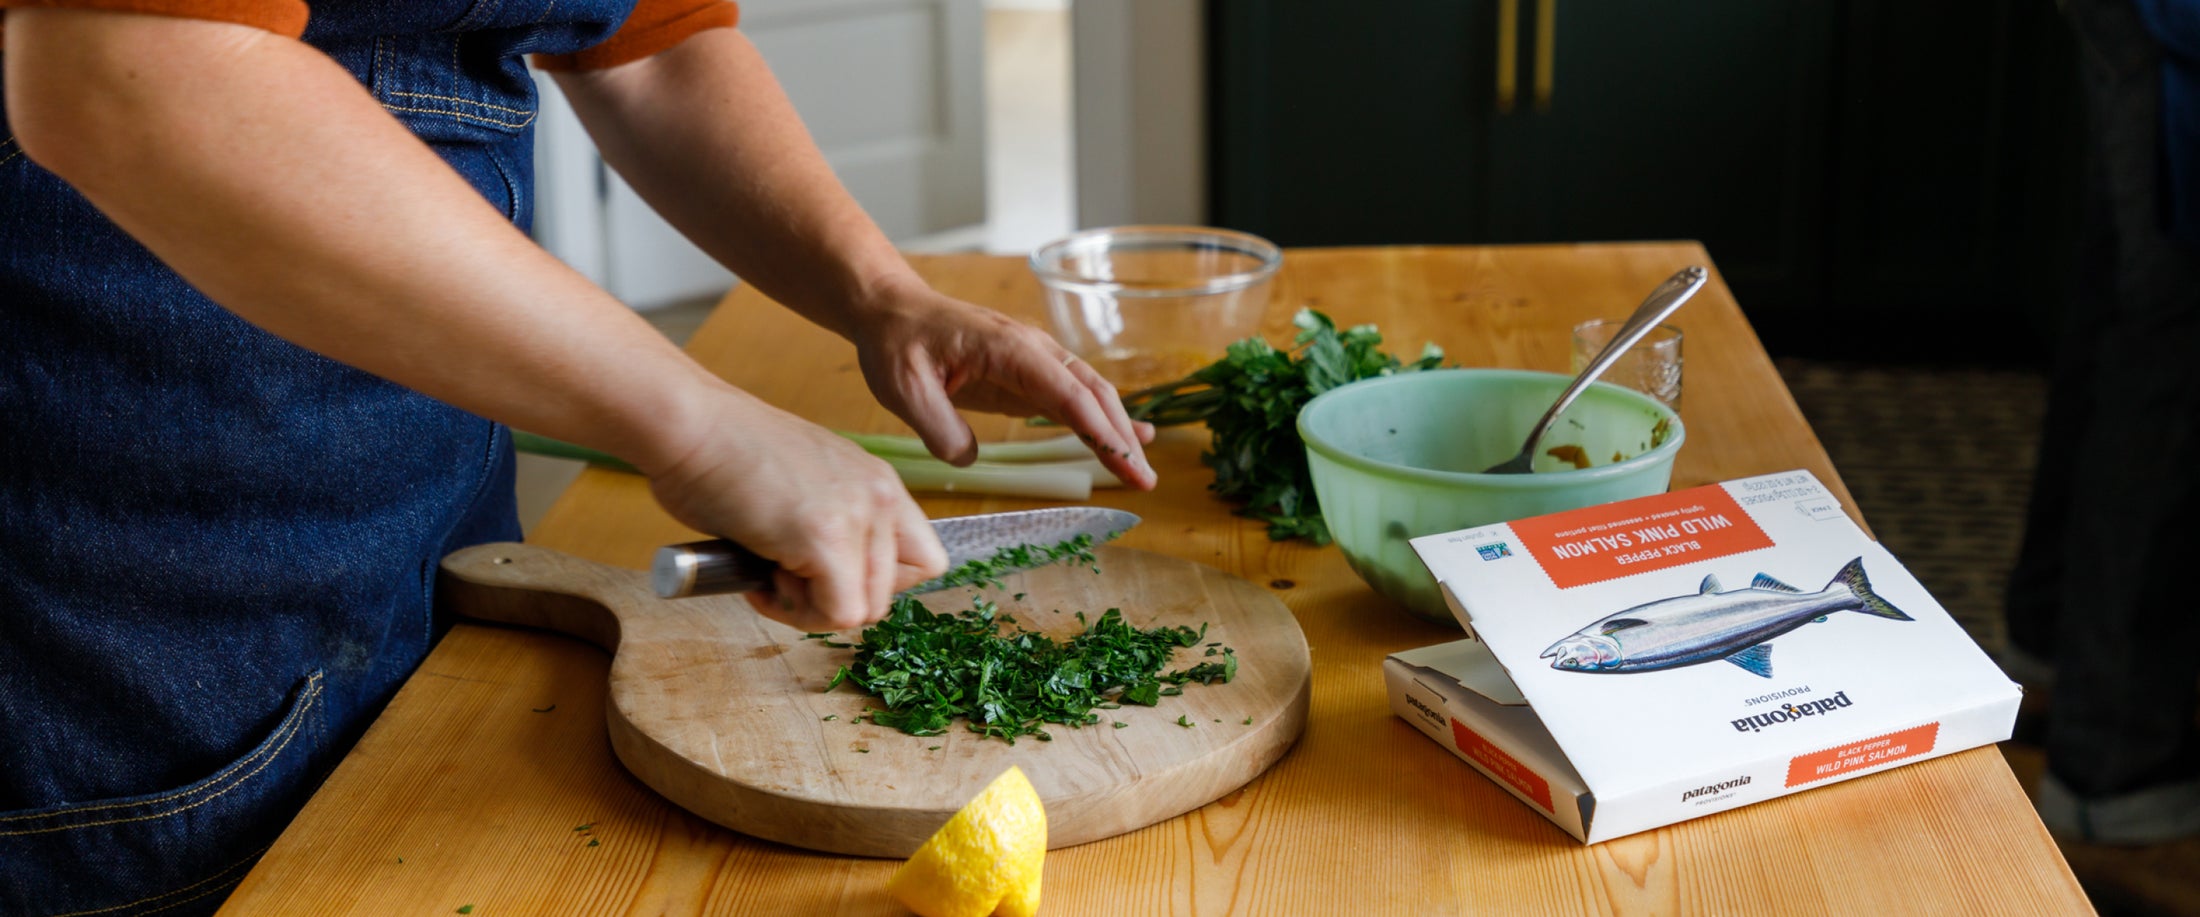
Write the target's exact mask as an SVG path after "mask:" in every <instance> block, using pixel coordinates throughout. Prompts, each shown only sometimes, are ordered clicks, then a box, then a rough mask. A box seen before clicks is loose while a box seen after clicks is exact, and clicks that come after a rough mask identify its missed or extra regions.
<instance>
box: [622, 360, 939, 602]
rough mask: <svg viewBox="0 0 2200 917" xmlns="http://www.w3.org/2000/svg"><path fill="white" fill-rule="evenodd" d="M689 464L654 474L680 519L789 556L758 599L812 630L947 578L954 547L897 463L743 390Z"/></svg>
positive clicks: (663, 501)
mask: <svg viewBox="0 0 2200 917" xmlns="http://www.w3.org/2000/svg"><path fill="white" fill-rule="evenodd" d="M723 401H724V404H723V407H722V409H720V410H716V411H713V412H712V414H711V415H710V416H711V418H712V421H711V422H710V423H707V424H706V425H705V429H704V430H702V431H701V432H700V433H699V434H698V435H697V437H696V441H695V442H694V443H693V444H691V445H690V446H689V447H688V448H687V450H686V453H685V455H684V457H683V458H681V459H680V460H679V461H677V462H674V463H673V464H672V465H671V466H669V467H668V468H666V469H665V470H663V471H660V472H658V473H656V474H654V475H652V476H651V478H650V482H649V484H650V492H651V493H652V494H654V495H655V496H656V498H657V502H658V503H659V504H660V505H662V506H663V507H664V508H665V510H666V511H667V512H669V513H671V514H672V517H673V518H675V519H678V520H679V521H680V522H682V523H684V524H686V525H688V526H690V527H693V528H695V529H697V530H699V531H703V532H709V533H712V534H716V535H719V536H722V537H725V538H729V539H732V540H733V541H736V542H739V543H740V544H741V545H742V546H744V547H747V548H748V549H749V550H752V551H755V552H756V553H758V554H761V555H763V556H765V557H767V558H770V559H772V560H774V561H777V562H778V564H779V570H778V572H776V573H774V574H773V577H772V585H771V587H770V588H769V589H767V590H764V591H761V592H757V593H752V594H751V595H750V600H751V604H753V605H755V606H756V609H757V611H759V612H761V613H762V614H763V615H764V616H766V617H769V618H772V619H773V620H776V621H780V622H783V623H785V624H788V625H790V626H793V627H796V628H799V629H801V630H804V631H809V632H824V631H838V630H847V629H851V628H856V627H862V626H864V625H866V624H870V623H872V622H874V621H877V620H879V619H881V618H883V617H885V616H886V612H887V609H888V607H889V606H890V605H891V604H892V602H893V597H894V593H896V592H899V591H901V590H903V589H907V588H909V587H911V586H914V585H916V584H918V583H921V582H923V581H925V580H927V579H930V578H932V577H935V576H938V575H940V574H941V573H942V572H945V570H946V568H947V551H946V549H944V548H942V547H941V546H940V541H939V537H938V536H937V535H936V534H934V532H933V530H932V525H931V523H930V522H929V521H928V520H926V518H925V516H924V512H923V510H921V509H919V508H918V507H917V504H916V501H915V500H912V499H911V498H910V496H909V491H908V489H907V488H905V487H903V486H902V483H901V478H900V477H899V476H897V475H896V474H895V473H894V469H893V467H892V466H890V465H888V464H886V463H885V462H884V461H882V460H880V459H879V458H877V457H876V456H873V455H871V454H870V453H867V452H864V451H863V449H862V448H861V447H858V446H857V445H855V444H854V443H852V442H850V441H848V440H847V439H845V438H843V437H841V436H839V435H837V434H834V433H832V432H831V431H828V430H826V429H824V428H822V427H819V426H817V425H816V424H812V423H809V422H807V421H805V420H803V419H801V418H799V417H796V416H794V415H792V414H789V413H787V412H785V411H781V410H779V409H778V408H775V407H772V406H771V405H768V404H765V403H763V402H761V401H758V400H756V399H755V398H754V397H751V396H749V395H747V394H746V393H742V392H739V391H734V390H728V391H727V392H726V393H724V395H723Z"/></svg>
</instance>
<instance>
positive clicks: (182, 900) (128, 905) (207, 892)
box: [48, 844, 275, 917]
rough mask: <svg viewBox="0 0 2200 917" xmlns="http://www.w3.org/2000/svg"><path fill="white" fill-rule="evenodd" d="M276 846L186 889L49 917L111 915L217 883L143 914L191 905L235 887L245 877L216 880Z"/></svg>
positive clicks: (258, 851)
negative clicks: (232, 886)
mask: <svg viewBox="0 0 2200 917" xmlns="http://www.w3.org/2000/svg"><path fill="white" fill-rule="evenodd" d="M274 846H275V845H273V844H269V845H267V846H266V847H262V848H260V849H258V850H255V851H252V852H251V853H249V854H246V855H245V858H244V859H241V860H238V861H237V862H234V863H231V864H229V865H227V866H224V867H222V868H221V869H220V870H218V871H216V872H215V873H214V874H213V875H211V876H207V877H206V878H204V879H200V880H198V881H197V882H193V883H191V884H189V885H186V886H184V887H182V888H175V889H169V890H168V891H164V892H161V893H160V894H157V895H152V896H150V897H145V898H139V899H137V900H136V901H131V902H127V903H124V904H117V905H112V906H110V907H103V908H98V909H96V910H89V911H70V912H68V913H66V914H50V915H48V917H87V915H91V914H111V913H113V912H115V911H119V910H122V909H124V908H131V907H137V906H138V905H141V904H151V903H152V902H155V901H159V900H160V899H162V898H166V897H168V896H170V895H180V894H183V893H184V892H187V891H190V890H192V889H194V888H198V887H199V886H201V885H205V884H207V883H209V882H215V883H216V884H215V885H214V887H212V888H208V889H204V890H202V891H200V892H199V893H198V894H196V895H192V896H191V897H189V898H179V899H177V900H174V901H170V902H168V903H167V904H163V905H161V906H159V907H156V908H153V909H152V910H149V911H143V912H142V913H146V914H157V913H160V912H161V911H165V910H167V909H169V908H172V907H175V906H177V905H181V904H188V903H190V902H193V901H197V900H199V899H200V898H204V897H206V896H208V895H211V894H213V893H215V892H218V891H221V890H222V889H224V888H227V887H229V886H231V885H235V884H236V883H237V882H239V881H241V880H243V879H244V877H243V876H230V878H229V880H228V881H225V882H217V881H216V880H219V879H221V878H222V877H223V876H227V875H229V874H230V873H233V872H236V871H237V870H238V869H240V868H242V867H244V866H246V865H248V864H250V863H251V862H252V861H253V860H257V859H259V858H260V856H261V855H262V854H264V853H266V852H267V851H268V849H269V848H271V847H274Z"/></svg>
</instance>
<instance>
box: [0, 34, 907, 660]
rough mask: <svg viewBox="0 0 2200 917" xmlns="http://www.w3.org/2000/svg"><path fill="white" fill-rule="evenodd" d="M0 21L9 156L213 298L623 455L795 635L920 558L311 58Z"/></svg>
mask: <svg viewBox="0 0 2200 917" xmlns="http://www.w3.org/2000/svg"><path fill="white" fill-rule="evenodd" d="M7 26H8V28H7V31H6V47H5V55H4V57H0V66H5V67H6V68H7V71H6V76H7V92H8V98H7V102H8V111H9V118H10V122H11V127H12V128H13V129H14V131H15V133H16V137H17V140H18V142H19V143H20V144H21V145H22V148H23V150H24V152H25V153H26V155H28V156H29V157H30V158H31V159H32V160H33V161H35V162H37V163H39V164H40V165H42V166H44V167H46V168H47V169H50V170H51V171H53V172H54V173H56V174H57V175H59V176H61V177H62V178H63V179H65V180H67V181H68V182H70V184H72V185H73V186H75V187H76V188H77V189H78V190H79V191H81V192H82V193H83V194H84V195H85V196H86V197H87V198H89V199H90V200H91V201H92V203H94V204H95V205H97V206H98V207H99V208H100V210H101V211H102V212H103V213H105V214H107V215H108V217H110V218H111V219H113V220H114V221H115V222H116V223H117V224H118V225H120V226H121V227H122V228H123V229H125V230H127V231H128V232H129V233H130V234H131V235H133V236H134V237H136V238H137V239H138V240H139V241H141V242H142V243H144V244H145V245H146V247H147V248H149V249H151V250H152V251H153V253H154V254H156V255H158V256H160V258H161V259H162V260H163V261H165V262H166V263H168V264H169V265H170V266H171V267H172V268H174V269H175V270H176V271H177V272H178V273H179V274H181V275H182V276H183V277H184V278H185V279H187V280H189V281H191V282H192V283H193V284H194V285H196V286H197V287H198V288H199V289H200V290H202V291H204V292H205V293H206V294H207V295H208V296H210V297H211V298H213V299H214V300H215V301H216V302H219V303H221V304H222V305H223V306H224V307H226V308H228V309H230V310H232V311H234V312H236V313H237V314H239V315H241V316H243V317H244V318H245V319H247V320H249V321H251V322H252V323H254V324H256V325H259V326H260V327H262V328H265V329H267V330H269V331H271V332H273V333H275V334H277V335H280V336H282V337H284V338H286V339H288V340H290V341H292V342H295V343H297V344H300V345H302V346H304V347H307V348H310V349H312V350H315V351H318V352H320V353H323V354H325V355H328V356H330V357H333V358H335V359H338V360H341V361H343V362H345V363H348V364H350V365H353V366H356V367H359V368H361V369H364V370H366V371H368V372H372V373H375V374H377V375H380V376H383V377H385V378H388V379H391V380H393V381H395V382H398V383H400V384H403V385H405V386H408V387H410V388H413V389H415V390H418V391H421V392H423V393H426V394H428V395H432V396H434V397H437V398H440V399H442V400H444V401H447V402H450V403H452V404H454V405H457V406H459V407H462V408H465V409H467V410H471V411H474V412H476V413H479V414H482V415H485V416H488V417H492V418H496V419H498V420H502V421H505V422H507V423H512V424H515V425H518V426H522V427H525V428H527V429H530V430H534V431H538V432H541V433H545V434H548V435H550V436H555V437H559V438H562V439H568V440H572V441H575V442H579V443H583V444H587V445H590V446H593V447H596V448H599V449H603V450H605V451H608V452H611V453H613V454H615V455H618V456H620V457H622V458H625V459H627V460H629V461H631V462H633V463H634V464H635V465H636V466H637V467H639V468H641V469H643V470H644V471H645V472H647V473H648V474H649V475H650V477H651V479H652V485H653V487H654V488H655V489H656V492H657V493H658V496H659V499H660V501H661V502H663V503H665V505H666V507H667V509H669V510H671V511H672V512H673V513H674V515H675V516H678V517H679V518H681V520H682V521H684V522H687V523H688V524H689V525H693V526H695V527H697V528H701V529H704V530H706V531H711V532H716V533H719V534H724V535H727V536H730V537H734V538H736V539H737V540H741V541H743V542H744V543H746V544H748V545H749V546H750V547H751V548H754V549H756V550H757V551H758V552H760V553H763V554H765V555H766V556H769V557H773V558H774V559H776V560H779V561H780V562H781V564H782V565H783V566H784V567H785V568H786V569H787V571H788V573H787V575H786V576H783V577H782V579H781V582H780V583H779V589H778V592H779V595H778V596H777V598H779V599H782V600H783V601H784V602H786V605H785V607H783V608H782V609H779V610H777V611H776V612H775V613H776V614H780V615H782V616H783V619H785V620H789V621H790V623H795V622H798V621H799V622H801V623H798V624H797V626H810V627H813V628H814V627H817V626H820V625H823V626H830V627H846V626H852V625H854V624H860V623H863V622H865V621H868V620H872V619H875V618H876V617H877V616H878V615H880V614H883V612H884V609H885V607H886V601H887V598H888V596H890V594H891V593H892V591H893V590H894V589H897V588H901V587H903V586H907V585H910V584H913V583H915V582H916V581H918V580H920V579H922V578H923V576H925V575H928V574H929V573H931V572H935V571H936V570H937V568H938V567H940V566H941V565H943V564H944V560H945V558H944V554H943V553H942V552H941V551H940V549H939V546H938V543H937V541H936V539H934V538H933V537H932V535H931V533H930V529H929V527H928V526H926V525H925V524H924V519H923V514H922V512H921V511H919V510H918V509H917V507H916V505H915V504H914V503H913V502H912V501H910V500H909V497H908V495H907V493H906V491H904V490H903V489H902V488H901V487H900V483H899V481H898V480H896V479H895V478H894V476H893V473H892V471H891V470H890V469H888V468H887V467H886V466H885V465H884V464H883V463H880V462H878V461H876V460H875V459H871V458H870V457H869V456H867V455H863V454H862V452H861V450H859V449H855V448H854V447H853V446H851V445H849V444H846V443H844V442H836V441H837V440H838V439H839V438H838V437H835V436H833V435H831V434H830V433H828V432H826V431H823V430H820V429H818V428H816V427H815V426H814V425H810V424H807V423H804V422H802V421H801V420H799V419H797V418H794V417H792V416H791V415H787V414H785V413H784V412H781V411H778V410H777V409H775V408H772V407H771V406H769V405H766V404H764V403H762V402H761V401H758V400H757V399H755V398H753V397H750V396H748V395H747V394H745V393H743V392H741V391H739V390H738V389H734V388H732V387H731V386H728V385H726V384H725V383H723V382H722V381H720V380H718V379H717V378H715V377H714V376H712V375H711V374H710V373H709V372H708V371H706V370H704V369H703V368H702V367H701V366H699V365H697V364H696V363H695V362H694V361H692V360H690V359H689V358H688V357H687V356H686V355H685V354H682V353H681V352H680V351H679V350H678V348H676V347H674V346H672V345H671V344H670V343H669V342H667V341H666V340H664V338H663V337H662V336H660V335H658V334H657V333H656V332H655V331H654V330H652V329H651V328H650V327H649V326H648V325H647V324H646V323H644V322H643V321H641V320H640V319H639V318H637V317H636V316H635V315H634V314H633V313H632V312H630V311H629V310H627V309H626V308H625V307H624V306H622V305H621V304H619V303H618V302H617V301H616V300H614V299H613V298H611V297H610V296H609V295H608V294H606V293H604V292H603V291H602V290H600V289H597V288H596V287H594V286H593V285H591V284H590V283H588V282H587V281H586V280H585V279H584V278H582V277H580V276H578V275H577V274H575V273H574V272H572V271H571V270H569V269H568V268H566V267H565V266H564V265H563V264H561V263H559V262H558V261H557V260H556V259H554V258H552V257H550V256H549V255H548V254H547V253H545V252H543V251H542V250H541V249H540V248H538V247H537V246H535V245H534V244H533V243H532V242H531V241H530V240H529V239H527V238H526V237H525V236H524V235H522V234H521V233H520V232H519V231H518V230H516V229H515V228H514V227H513V226H512V225H511V224H510V223H508V222H506V221H505V219H504V218H503V216H502V215H501V214H499V213H497V212H496V211H495V210H494V208H492V207H490V206H489V205H488V204H487V203H486V202H485V201H484V200H483V199H482V198H481V196H480V195H479V194H477V193H476V192H475V191H474V190H473V189H472V187H470V186H469V185H467V184H466V182H465V181H464V180H463V179H461V178H460V177H459V176H458V175H457V174H456V173H454V172H453V171H452V170H451V169H450V168H449V167H448V166H446V165H445V164H444V163H443V161H442V160H441V159H440V158H439V157H437V156H436V155H435V153H434V152H433V151H432V150H430V149H429V148H428V147H427V146H426V145H425V144H423V143H421V142H420V141H419V140H418V139H417V138H415V137H413V136H412V135H411V133H410V132H408V131H406V130H405V129H404V127H403V126H402V125H400V124H398V123H397V121H396V120H395V119H393V118H392V117H390V115H389V114H388V113H387V112H384V111H383V110H382V109H381V107H380V106H379V105H377V104H376V103H375V101H374V100H373V98H372V97H371V96H369V95H368V94H367V92H366V91H365V90H364V89H363V88H362V87H361V86H360V85H359V84H358V83H357V82H356V81H355V80H353V79H352V77H351V76H350V74H348V73H346V72H345V71H344V70H343V69H342V68H341V67H339V66H337V65H336V64H335V63H334V62H333V61H330V60H329V59H328V58H327V57H326V56H324V55H322V54H321V53H320V52H318V51H316V50H314V49H312V48H311V47H309V46H307V45H304V44H301V43H299V42H296V41H293V40H291V39H288V38H284V37H281V36H277V35H273V34H270V33H267V32H263V31H260V30H257V29H252V28H249V27H245V26H239V25H231V24H226V23H218V22H206V21H198V20H189V19H175V18H168V17H161V16H148V15H136V14H127V13H112V12H92V11H74V10H53V9H18V10H12V11H10V12H9V14H8V18H7ZM803 482H809V483H811V484H813V485H815V486H802V484H803ZM805 494H810V495H812V496H805ZM822 495H831V496H830V497H826V496H822Z"/></svg>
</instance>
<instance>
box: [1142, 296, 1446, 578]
mask: <svg viewBox="0 0 2200 917" xmlns="http://www.w3.org/2000/svg"><path fill="white" fill-rule="evenodd" d="M1291 323H1292V324H1293V325H1296V326H1298V329H1299V333H1298V336H1297V338H1296V339H1295V340H1294V341H1293V342H1292V350H1291V351H1289V352H1285V351H1279V350H1277V349H1275V348H1273V347H1270V346H1268V342H1266V341H1263V340H1261V339H1259V338H1247V339H1245V340H1242V341H1238V342H1237V343H1234V344H1231V345H1230V347H1229V350H1228V353H1227V355H1226V356H1224V357H1223V358H1222V359H1221V360H1218V361H1216V362H1214V363H1212V364H1209V365H1207V366H1205V367H1202V368H1200V369H1198V370H1195V371H1194V372H1193V373H1192V374H1191V375H1189V376H1186V377H1184V378H1182V379H1179V380H1177V381H1175V382H1168V383H1164V384H1161V385H1156V386H1153V387H1151V388H1147V389H1142V390H1140V391H1136V392H1132V393H1130V394H1128V395H1125V396H1123V407H1124V408H1125V409H1126V410H1127V411H1128V412H1129V413H1130V415H1131V417H1132V418H1133V419H1137V420H1145V421H1150V422H1152V423H1154V424H1156V425H1162V426H1166V425H1170V424H1183V423H1191V422H1193V421H1206V423H1207V430H1208V432H1210V433H1212V434H1213V439H1212V441H1211V442H1210V443H1209V447H1208V449H1207V451H1204V452H1201V453H1200V456H1199V460H1200V462H1201V463H1202V464H1204V465H1206V466H1207V467H1208V468H1210V469H1213V471H1214V473H1215V480H1214V483H1212V484H1210V485H1208V487H1207V489H1209V490H1212V491H1214V492H1215V493H1216V494H1217V495H1218V496H1220V497H1222V498H1223V499H1225V500H1231V501H1235V502H1238V503H1240V504H1242V506H1240V507H1239V508H1238V510H1237V514H1238V515H1241V516H1249V517H1251V518H1254V519H1259V520H1261V521H1262V522H1266V523H1268V537H1270V538H1273V539H1275V540H1277V541H1282V540H1285V539H1288V538H1305V539H1307V540H1309V541H1312V542H1313V543H1315V544H1317V545H1325V544H1328V543H1329V540H1330V539H1329V526H1328V525H1327V524H1325V523H1324V522H1323V521H1322V516H1321V507H1320V505H1319V504H1318V502H1317V501H1316V499H1315V497H1314V483H1313V479H1312V477H1311V475H1310V473H1309V472H1308V471H1307V467H1306V444H1305V443H1304V442H1303V441H1301V440H1300V439H1299V430H1298V420H1299V409H1300V408H1302V407H1305V406H1306V403H1307V402H1309V401H1312V400H1314V396H1316V395H1319V394H1321V393H1323V392H1326V391H1329V390H1330V389H1333V388H1336V387H1337V386H1340V385H1344V384H1346V383H1349V382H1356V381H1359V380H1361V379H1367V378H1372V377H1375V376H1387V375H1391V374H1393V373H1400V372H1416V371H1419V370H1423V369H1431V368H1434V367H1436V366H1437V365H1438V364H1440V363H1442V362H1443V359H1444V351H1443V349H1442V348H1440V347H1438V346H1436V345H1435V344H1434V343H1430V344H1427V345H1424V346H1423V347H1422V349H1421V357H1420V359H1418V360H1415V361H1413V362H1412V363H1401V362H1399V360H1398V358H1396V357H1393V356H1391V355H1389V354H1387V353H1384V352H1383V351H1382V350H1381V348H1380V345H1381V344H1382V342H1383V336H1382V334H1381V333H1380V332H1378V331H1376V329H1375V326H1373V325H1359V326H1356V327H1353V328H1350V329H1348V330H1345V331H1342V332H1340V331H1338V330H1337V326H1336V324H1335V323H1334V322H1331V321H1330V320H1329V316H1326V315H1323V314H1321V313H1320V312H1316V311H1314V310H1312V309H1300V310H1299V312H1298V314H1297V315H1296V316H1293V317H1292V319H1291Z"/></svg>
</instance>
